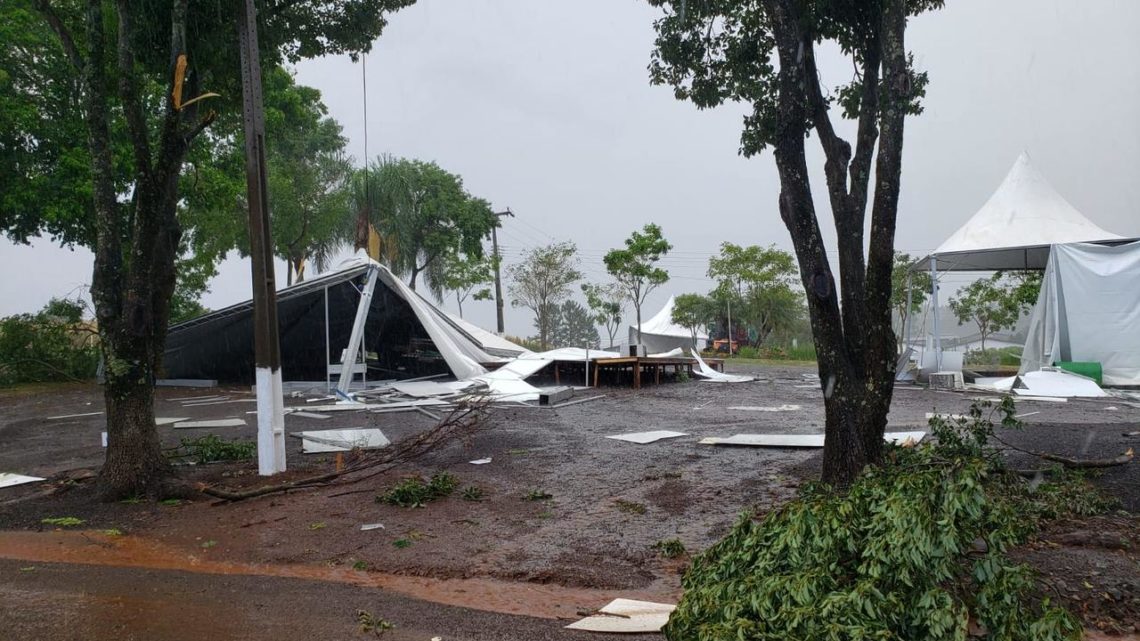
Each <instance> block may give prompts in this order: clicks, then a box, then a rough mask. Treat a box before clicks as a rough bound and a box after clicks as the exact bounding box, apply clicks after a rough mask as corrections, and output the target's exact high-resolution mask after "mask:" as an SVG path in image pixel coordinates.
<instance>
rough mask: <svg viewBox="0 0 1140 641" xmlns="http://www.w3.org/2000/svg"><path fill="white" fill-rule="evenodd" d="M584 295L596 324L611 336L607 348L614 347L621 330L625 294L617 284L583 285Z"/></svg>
mask: <svg viewBox="0 0 1140 641" xmlns="http://www.w3.org/2000/svg"><path fill="white" fill-rule="evenodd" d="M582 293H583V294H584V295H585V296H586V306H587V307H589V308H590V313H591V314H592V315H593V317H594V322H595V323H597V324H599V325H601V326H602V327H604V328H605V329H606V335H607V336H609V344H608V345H607V347H613V344H614V338H615V337H616V336H617V332H618V330H619V329H621V316H622V311H623V305H624V303H625V293H624V292H623V291H622V289H621V286H620V285H618V284H617V283H607V284H605V285H601V284H598V283H582Z"/></svg>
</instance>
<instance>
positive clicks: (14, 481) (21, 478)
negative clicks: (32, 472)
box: [0, 472, 44, 487]
mask: <svg viewBox="0 0 1140 641" xmlns="http://www.w3.org/2000/svg"><path fill="white" fill-rule="evenodd" d="M42 480H44V479H42V478H40V477H38V476H25V475H23V474H14V473H12V472H0V487H14V486H16V485H23V484H24V483H35V482H36V481H42Z"/></svg>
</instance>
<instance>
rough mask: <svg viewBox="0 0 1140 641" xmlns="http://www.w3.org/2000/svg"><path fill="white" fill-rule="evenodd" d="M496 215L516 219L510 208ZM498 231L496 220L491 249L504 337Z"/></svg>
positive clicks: (501, 333)
mask: <svg viewBox="0 0 1140 641" xmlns="http://www.w3.org/2000/svg"><path fill="white" fill-rule="evenodd" d="M495 215H496V216H498V217H499V218H502V217H503V216H510V217H511V218H514V217H515V215H514V213H512V212H511V208H510V207H507V210H506V211H500V212H495ZM498 229H499V221H497V220H496V221H495V226H494V227H492V228H491V247H492V255H494V257H495V314H496V320H497V321H498V329H499V336H502V335H503V332H504V331H506V328H505V326H504V325H503V281H502V279H501V278H500V277H499V263H501V262H503V259H502V257H501V256H500V255H499V234H498V233H497V231H496V230H498Z"/></svg>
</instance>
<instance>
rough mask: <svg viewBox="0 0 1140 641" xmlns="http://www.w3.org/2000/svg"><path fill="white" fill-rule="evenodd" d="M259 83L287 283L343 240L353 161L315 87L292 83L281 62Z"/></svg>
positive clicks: (321, 265) (277, 243)
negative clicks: (262, 87) (261, 85)
mask: <svg viewBox="0 0 1140 641" xmlns="http://www.w3.org/2000/svg"><path fill="white" fill-rule="evenodd" d="M264 83H265V90H264V92H263V93H264V95H265V127H266V131H267V134H268V135H267V137H266V152H267V154H268V158H267V160H268V168H269V193H270V195H271V196H272V198H273V209H272V211H271V212H270V214H271V216H272V225H273V244H274V254H276V255H277V256H278V257H280V258H282V259H284V260H285V262H286V265H287V268H288V274H287V278H286V282H287V283H290V284H291V283H293V282H294V281H301V280H303V279H304V270H305V266H306V264H307V263H309V262H312V263H313V264H314V266H315V267H316V268H317V269H321V270H323V269H325V268H327V267H328V261H329V259H330V258H331V257H332V255H333V254H334V253H335V252H336V250H337V249H338V248H339V247H340V246H341V245H343V244H345V242H346V241H347V240H348V238H347V237H348V235H349V233H350V232H351V230H352V228H353V222H354V218H353V212H352V211H351V209H350V207H349V198H350V194H351V191H350V185H351V179H352V163H351V162H350V161H349V159H348V158H347V157H346V156H345V153H344V144H345V139H344V136H343V135H341V127H340V124H339V123H337V121H336V120H333V119H332V118H330V117H329V116H328V108H327V107H326V106H325V104H324V103H323V102H321V93H320V92H319V91H317V90H316V89H313V88H311V87H305V86H302V85H297V84H296V83H295V82H294V81H293V77H292V76H291V75H290V74H289V72H287V71H286V70H284V69H281V68H277V69H273V70H271V71H270V72H268V73H266V74H265V76H264Z"/></svg>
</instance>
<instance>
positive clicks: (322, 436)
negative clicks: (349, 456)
mask: <svg viewBox="0 0 1140 641" xmlns="http://www.w3.org/2000/svg"><path fill="white" fill-rule="evenodd" d="M300 436H301V451H302V452H304V453H305V454H317V453H321V452H350V451H352V450H356V449H361V450H370V449H378V448H381V447H386V446H387V445H388V444H389V441H388V437H386V436H384V433H383V432H381V431H380V430H378V429H375V428H368V429H343V430H317V431H307V432H301V433H300Z"/></svg>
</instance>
